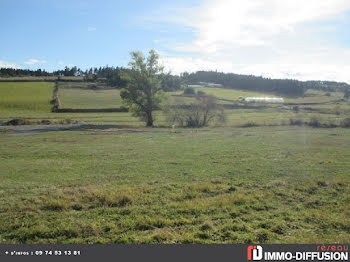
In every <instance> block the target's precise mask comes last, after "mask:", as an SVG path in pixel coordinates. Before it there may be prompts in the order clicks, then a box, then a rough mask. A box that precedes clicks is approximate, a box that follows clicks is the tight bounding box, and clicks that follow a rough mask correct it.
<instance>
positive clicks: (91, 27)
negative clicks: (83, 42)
mask: <svg viewBox="0 0 350 262" xmlns="http://www.w3.org/2000/svg"><path fill="white" fill-rule="evenodd" d="M96 29H97V28H96V27H94V26H88V28H87V30H88V31H89V32H92V31H96Z"/></svg>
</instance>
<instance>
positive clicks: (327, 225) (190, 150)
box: [0, 82, 350, 243]
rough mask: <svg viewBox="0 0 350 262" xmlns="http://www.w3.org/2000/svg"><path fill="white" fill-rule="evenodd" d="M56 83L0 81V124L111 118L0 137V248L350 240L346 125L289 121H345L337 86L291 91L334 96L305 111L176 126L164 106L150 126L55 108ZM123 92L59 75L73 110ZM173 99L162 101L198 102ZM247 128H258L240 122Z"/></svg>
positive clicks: (240, 112)
mask: <svg viewBox="0 0 350 262" xmlns="http://www.w3.org/2000/svg"><path fill="white" fill-rule="evenodd" d="M52 90H53V83H49V84H48V83H43V82H41V83H0V94H1V95H0V121H7V120H10V119H13V118H25V119H29V120H37V121H40V120H42V119H49V120H52V121H53V122H60V121H62V120H65V119H71V120H73V121H77V122H79V123H85V124H97V125H115V126H114V127H113V128H110V127H105V129H88V130H85V131H83V130H77V131H61V132H49V133H42V134H35V135H33V134H32V135H26V136H17V135H16V133H15V131H13V130H12V131H11V127H9V130H8V131H2V132H0V170H1V172H0V179H1V184H0V214H1V216H0V243H316V242H317V243H320V242H322V243H347V242H349V240H350V226H349V225H350V211H349V210H350V198H349V196H350V186H349V185H350V183H349V182H350V176H349V174H350V163H349V159H350V140H349V136H350V129H345V128H339V127H338V128H310V127H306V126H300V127H298V126H289V119H300V120H302V121H309V120H310V119H311V118H312V117H317V118H319V119H320V121H321V122H322V123H331V122H334V123H336V124H339V123H340V122H341V121H342V119H344V118H346V117H349V116H350V106H349V101H345V100H344V101H339V99H341V94H340V93H332V94H331V95H330V96H328V95H326V94H325V93H323V92H315V91H310V92H309V93H307V94H306V96H305V97H304V98H294V100H292V99H291V100H290V101H303V103H307V102H305V101H307V99H312V100H313V101H317V102H320V101H324V102H326V103H324V104H317V105H310V106H309V105H308V106H299V111H298V112H295V111H294V110H293V109H292V107H291V106H290V107H285V108H282V109H281V108H279V105H266V106H265V107H261V108H244V107H243V108H239V109H226V110H225V111H226V113H227V122H226V123H225V124H222V125H221V127H217V126H211V127H207V128H202V129H190V128H183V129H181V128H180V129H179V128H176V129H175V131H174V130H171V128H169V127H170V126H171V124H172V123H167V122H165V118H164V115H163V114H162V113H161V112H160V111H157V112H155V117H156V128H145V127H143V126H144V123H143V122H141V121H140V120H139V119H137V118H135V117H132V116H131V114H130V113H52V112H50V107H51V106H50V104H49V103H48V101H49V100H50V99H51V98H52ZM201 90H204V91H205V92H206V93H207V94H210V93H211V94H213V95H216V96H218V97H220V98H226V99H237V98H238V96H257V95H259V94H256V93H255V94H254V93H242V92H241V91H237V90H228V89H221V88H206V89H202V88H201ZM118 92H119V91H118V90H111V89H103V88H99V87H98V88H97V89H96V88H95V89H94V87H91V84H89V83H64V87H62V88H60V89H59V96H60V100H61V103H62V104H63V105H64V106H65V107H73V108H108V107H113V106H116V107H119V106H120V104H121V100H120V97H119V96H118ZM180 93H181V92H175V93H172V94H180ZM170 95H171V94H169V100H168V101H167V102H166V103H165V104H173V105H174V104H176V105H181V104H189V103H191V102H192V101H194V98H191V97H185V98H184V97H173V96H170ZM263 95H264V94H263ZM260 96H261V94H260ZM335 100H336V102H332V101H335ZM301 103H302V102H301ZM223 104H225V105H229V104H230V103H229V102H224V103H223ZM247 123H253V124H255V125H259V126H258V127H247V128H240V126H242V125H245V124H247Z"/></svg>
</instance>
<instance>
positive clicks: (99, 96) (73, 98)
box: [58, 88, 122, 109]
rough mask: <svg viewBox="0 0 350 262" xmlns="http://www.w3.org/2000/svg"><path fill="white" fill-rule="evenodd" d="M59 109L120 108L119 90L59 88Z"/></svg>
mask: <svg viewBox="0 0 350 262" xmlns="http://www.w3.org/2000/svg"><path fill="white" fill-rule="evenodd" d="M58 95H59V98H60V102H61V108H75V109H78V108H79V109H80V108H84V109H85V108H119V107H121V106H122V101H121V97H120V90H117V89H107V90H89V89H78V88H60V89H59V91H58Z"/></svg>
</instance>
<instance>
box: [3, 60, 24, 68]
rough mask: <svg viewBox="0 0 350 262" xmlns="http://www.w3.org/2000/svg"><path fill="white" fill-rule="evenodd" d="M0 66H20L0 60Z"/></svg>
mask: <svg viewBox="0 0 350 262" xmlns="http://www.w3.org/2000/svg"><path fill="white" fill-rule="evenodd" d="M0 68H20V67H19V66H17V65H16V64H15V63H10V62H6V61H1V60H0Z"/></svg>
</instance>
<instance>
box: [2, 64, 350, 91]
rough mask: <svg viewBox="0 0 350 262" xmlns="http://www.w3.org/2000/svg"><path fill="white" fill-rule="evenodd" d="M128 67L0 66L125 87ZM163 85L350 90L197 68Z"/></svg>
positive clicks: (13, 73) (16, 72)
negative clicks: (35, 67)
mask: <svg viewBox="0 0 350 262" xmlns="http://www.w3.org/2000/svg"><path fill="white" fill-rule="evenodd" d="M127 70H129V69H126V68H123V67H110V66H104V67H99V68H97V67H94V68H90V69H87V70H81V69H80V68H77V67H76V66H74V67H71V68H70V67H65V69H63V70H56V71H53V72H47V71H45V70H42V69H38V70H29V69H13V68H0V77H25V76H27V77H28V76H37V77H39V76H44V77H45V76H57V77H60V76H82V77H83V78H84V81H91V82H94V81H104V82H106V83H107V84H108V85H109V86H114V87H117V88H123V87H125V85H126V84H127V83H126V81H125V80H123V78H122V77H121V75H122V73H123V71H127ZM159 77H160V78H161V80H162V87H163V89H164V90H165V91H174V90H179V89H181V87H182V85H190V84H198V83H199V82H208V83H215V84H221V85H223V87H224V88H229V89H241V90H249V91H258V92H271V93H276V94H280V95H285V96H303V95H304V93H305V91H306V90H307V89H317V90H322V91H326V92H336V91H340V92H344V93H345V92H350V85H348V84H347V83H340V82H334V81H298V80H293V79H270V78H264V77H261V76H253V75H239V74H233V73H222V72H217V71H197V72H195V73H187V72H185V73H182V74H181V75H180V76H176V75H171V74H162V75H160V76H159Z"/></svg>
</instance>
